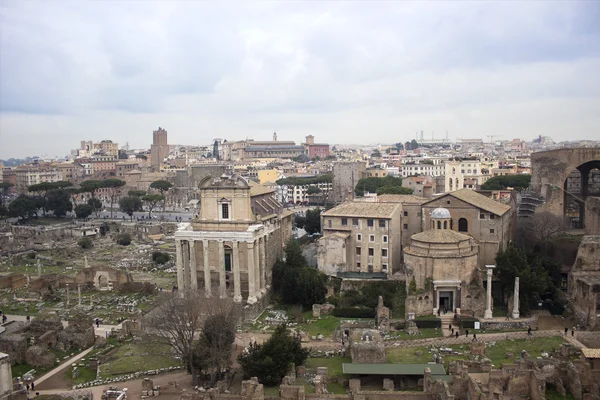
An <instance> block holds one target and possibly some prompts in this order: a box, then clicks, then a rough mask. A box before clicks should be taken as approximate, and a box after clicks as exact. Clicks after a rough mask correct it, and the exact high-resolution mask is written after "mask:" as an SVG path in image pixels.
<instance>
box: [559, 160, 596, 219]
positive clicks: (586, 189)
mask: <svg viewBox="0 0 600 400" xmlns="http://www.w3.org/2000/svg"><path fill="white" fill-rule="evenodd" d="M563 196H564V197H563V213H564V216H565V223H566V224H567V227H568V228H569V229H583V228H584V226H585V200H586V199H587V197H588V196H600V161H590V162H587V163H584V164H581V165H580V166H578V167H577V168H576V169H574V170H573V171H571V173H569V175H568V176H567V179H565V182H564V185H563Z"/></svg>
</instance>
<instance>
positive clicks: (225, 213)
mask: <svg viewBox="0 0 600 400" xmlns="http://www.w3.org/2000/svg"><path fill="white" fill-rule="evenodd" d="M221 218H223V219H229V204H221Z"/></svg>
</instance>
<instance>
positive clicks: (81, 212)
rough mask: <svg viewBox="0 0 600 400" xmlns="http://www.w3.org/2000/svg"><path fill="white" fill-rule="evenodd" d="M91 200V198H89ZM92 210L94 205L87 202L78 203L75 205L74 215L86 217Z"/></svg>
mask: <svg viewBox="0 0 600 400" xmlns="http://www.w3.org/2000/svg"><path fill="white" fill-rule="evenodd" d="M90 200H91V199H90ZM93 212H94V207H92V206H91V205H89V204H79V205H77V206H75V215H76V216H77V218H87V217H89V216H90V215H92V213H93Z"/></svg>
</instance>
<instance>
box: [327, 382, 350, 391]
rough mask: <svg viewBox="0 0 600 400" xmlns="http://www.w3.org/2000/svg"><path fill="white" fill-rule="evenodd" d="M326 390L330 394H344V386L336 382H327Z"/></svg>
mask: <svg viewBox="0 0 600 400" xmlns="http://www.w3.org/2000/svg"><path fill="white" fill-rule="evenodd" d="M327 391H328V392H329V393H332V394H346V388H345V387H344V386H343V385H342V384H341V383H337V382H333V383H328V384H327Z"/></svg>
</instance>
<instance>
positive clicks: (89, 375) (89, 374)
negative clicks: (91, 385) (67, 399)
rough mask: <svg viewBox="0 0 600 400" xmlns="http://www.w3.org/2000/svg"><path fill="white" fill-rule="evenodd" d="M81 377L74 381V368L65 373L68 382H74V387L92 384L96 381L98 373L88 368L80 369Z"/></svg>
mask: <svg viewBox="0 0 600 400" xmlns="http://www.w3.org/2000/svg"><path fill="white" fill-rule="evenodd" d="M78 369H79V376H78V377H77V378H75V379H73V368H67V370H66V371H65V377H66V378H67V380H68V381H71V382H73V385H78V384H80V383H85V382H91V381H93V380H94V379H96V371H95V370H91V369H89V368H88V367H79V368H78Z"/></svg>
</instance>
